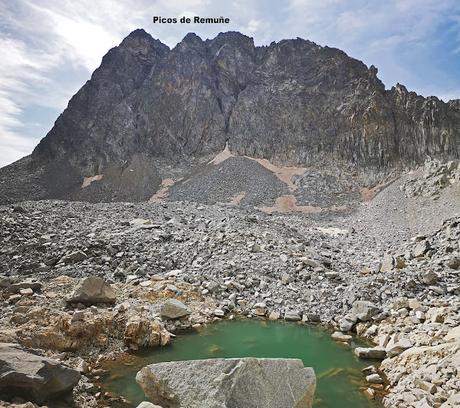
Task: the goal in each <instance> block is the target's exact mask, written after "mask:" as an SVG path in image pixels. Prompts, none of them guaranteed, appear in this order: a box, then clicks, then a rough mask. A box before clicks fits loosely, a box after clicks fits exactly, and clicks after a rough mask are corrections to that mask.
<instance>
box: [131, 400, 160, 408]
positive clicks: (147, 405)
mask: <svg viewBox="0 0 460 408" xmlns="http://www.w3.org/2000/svg"><path fill="white" fill-rule="evenodd" d="M136 408H162V407H160V406H159V405H155V404H152V403H151V402H147V401H142V402H141V403H140V404H139V405H138V406H137V407H136Z"/></svg>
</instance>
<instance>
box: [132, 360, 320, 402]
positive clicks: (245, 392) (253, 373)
mask: <svg viewBox="0 0 460 408" xmlns="http://www.w3.org/2000/svg"><path fill="white" fill-rule="evenodd" d="M136 380H137V382H138V383H139V384H140V386H141V387H142V389H143V390H144V392H145V394H146V395H147V396H148V397H149V398H150V399H151V400H152V401H153V402H154V403H155V404H160V405H161V406H162V407H164V408H179V407H187V408H230V407H231V408H257V407H264V408H310V407H311V406H312V403H313V396H314V392H315V388H316V378H315V374H314V371H313V369H312V368H305V367H304V366H303V363H302V361H301V360H299V359H268V358H263V359H258V358H241V359H239V358H235V359H209V360H194V361H177V362H168V363H158V364H151V365H148V366H147V367H144V368H143V369H142V370H141V371H139V372H138V373H137V376H136Z"/></svg>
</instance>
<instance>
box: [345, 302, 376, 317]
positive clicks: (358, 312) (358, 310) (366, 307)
mask: <svg viewBox="0 0 460 408" xmlns="http://www.w3.org/2000/svg"><path fill="white" fill-rule="evenodd" d="M379 312H380V308H379V307H378V306H376V305H374V304H373V303H371V302H368V301H366V300H357V301H356V302H354V303H353V306H352V308H351V313H352V314H353V315H355V316H356V317H357V318H358V320H360V321H362V322H367V321H368V320H370V319H371V318H372V317H373V316H375V315H376V314H378V313H379Z"/></svg>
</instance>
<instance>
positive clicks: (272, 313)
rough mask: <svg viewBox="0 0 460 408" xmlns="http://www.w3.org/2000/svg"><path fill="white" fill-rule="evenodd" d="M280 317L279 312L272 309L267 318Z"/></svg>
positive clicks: (275, 318)
mask: <svg viewBox="0 0 460 408" xmlns="http://www.w3.org/2000/svg"><path fill="white" fill-rule="evenodd" d="M280 317H281V313H280V312H277V311H275V310H272V311H271V312H270V314H269V315H268V319H269V320H278V319H279V318H280Z"/></svg>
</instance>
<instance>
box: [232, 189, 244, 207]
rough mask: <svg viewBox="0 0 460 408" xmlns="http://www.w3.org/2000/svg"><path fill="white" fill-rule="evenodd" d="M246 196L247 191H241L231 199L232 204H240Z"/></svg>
mask: <svg viewBox="0 0 460 408" xmlns="http://www.w3.org/2000/svg"><path fill="white" fill-rule="evenodd" d="M245 196H246V192H245V191H242V192H241V193H238V194H235V195H234V196H233V197H232V199H231V200H230V202H229V204H230V205H240V203H241V200H242V199H243V198H244V197H245Z"/></svg>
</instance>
